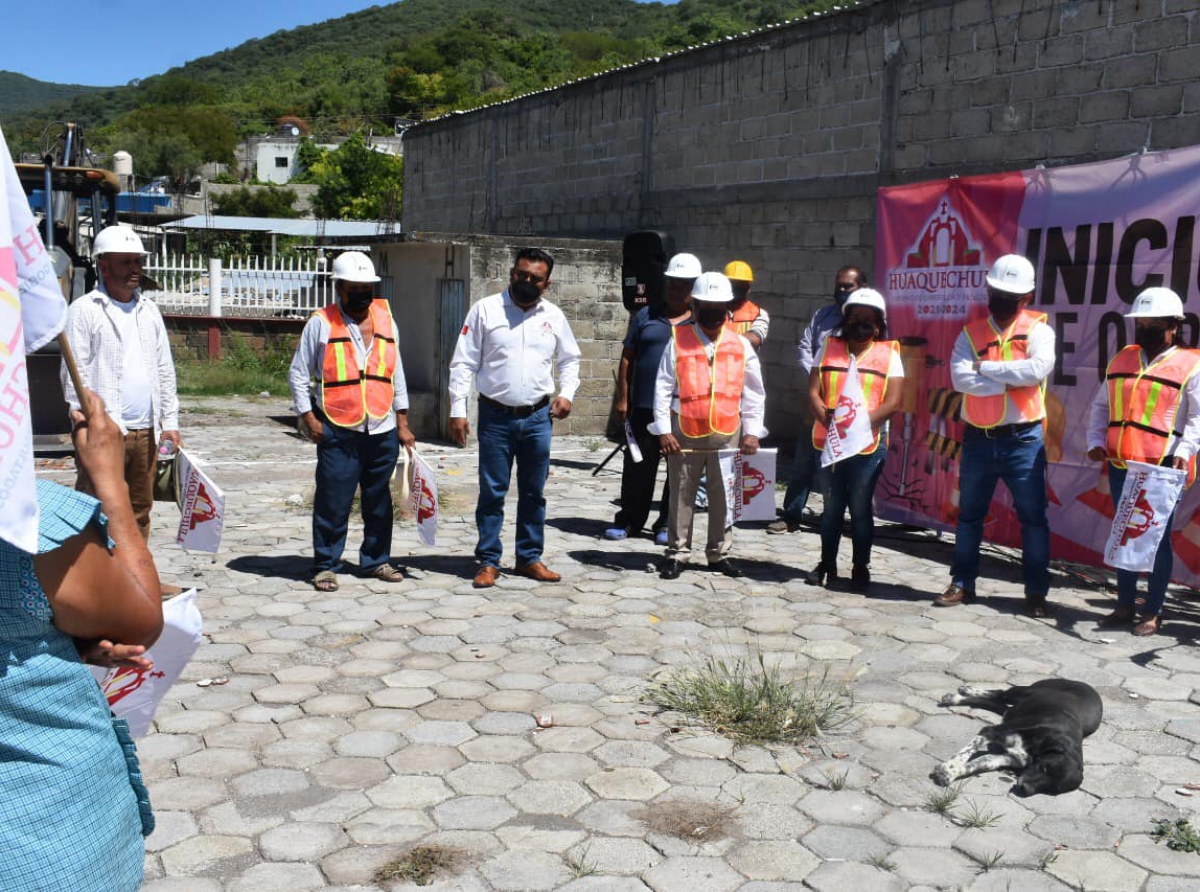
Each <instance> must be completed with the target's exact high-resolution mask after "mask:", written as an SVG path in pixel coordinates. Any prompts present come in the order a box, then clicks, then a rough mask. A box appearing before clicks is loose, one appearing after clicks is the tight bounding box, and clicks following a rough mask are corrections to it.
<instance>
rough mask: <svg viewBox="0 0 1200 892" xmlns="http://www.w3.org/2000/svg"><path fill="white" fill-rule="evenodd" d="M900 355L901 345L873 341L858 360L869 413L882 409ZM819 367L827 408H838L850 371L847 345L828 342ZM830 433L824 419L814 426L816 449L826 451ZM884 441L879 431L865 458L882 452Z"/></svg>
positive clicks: (856, 358) (838, 341)
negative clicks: (826, 440) (889, 373)
mask: <svg viewBox="0 0 1200 892" xmlns="http://www.w3.org/2000/svg"><path fill="white" fill-rule="evenodd" d="M899 354H900V342H899V341H873V342H872V343H871V346H870V347H868V348H867V349H866V350H864V351H863V354H862V355H861V356H856V357H854V359H855V364H856V365H857V366H858V380H859V383H860V384H861V385H862V391H863V399H864V400H866V403H867V411H868V412H870V411H874V410H875V409H878V408H879V404H880V403H882V402H883V396H884V394H885V393H886V392H887V380H888V372H889V371H890V370H891V367H892V357H893V356H898V355H899ZM817 367H818V368H819V369H820V370H821V395H822V396H824V397H825V405H826V407H827V408H830V409H833V408H836V407H837V403H838V397H840V396H841V395H842V388H843V387H845V386H846V373H847V372H849V371H850V347H849V345H848V344H847V343H846V341H844V340H842V339H841V338H834V337H829V338H826V339H825V349H824V350H822V351H821V361H820V363H819V364H818V366H817ZM827 431H828V427H827V426H826V425H825V421H824V420H823V419H819V420H817V421H814V422H813V432H812V442H813V448H814V449H824V448H825V437H826V434H827ZM882 437H883V431H882V430H877V431H876V432H875V439H874V441H873V442H872V443H871V448H870V449H864V450H863V451H862V453H861V454H862V455H870V454H871V453H872V452H874V451H875V450H876V449H878V448H879V443H880V440H881V439H882Z"/></svg>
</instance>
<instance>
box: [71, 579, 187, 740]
mask: <svg viewBox="0 0 1200 892" xmlns="http://www.w3.org/2000/svg"><path fill="white" fill-rule="evenodd" d="M202 628H203V621H202V620H201V618H200V608H199V606H198V605H197V604H196V590H195V589H194V588H193V589H188V590H187V591H186V592H184V593H183V594H182V595H177V596H176V597H174V598H172V599H171V600H169V601H167V602H165V603H164V604H163V630H162V634H161V635H159V636H158V640H157V641H156V642H154V647H152V648H150V649H149V650H148V651H146V657H147V658H148V659H149V660H150V661H151V662H152V663H153V664H154V665H153V666H151V667H150V668H149V669H132V668H129V667H121V668H119V669H101V668H99V667H97V666H89V667H88V668H89V669H91V670H92V674H93V675H95V676H96V681H98V682H99V683H100V689H101V690H102V691H104V696H105V697H106V698H107V699H108V708H109V709H111V710H112V711H113V715H115V716H117V717H118V718H123V719H125V721H127V722H128V723H129V733H130V734H132V735H133V736H134V737H142V736H143V735H144V734H145V733H146V732H147V731H148V730H150V722H151V721H153V719H154V712H155V710H157V709H158V704H159V703H161V702H162V698H163V695H164V694H166V693H167V691H168V690H170V688H171V685H173V684H175V682H176V681H178V680H179V676H180V675H181V674H183V668H184V667H185V666H186V665H187V664H188V661H189V660H191V658H192V655H193V654H195V653H196V648H197V647H199V646H200V634H201V630H202Z"/></svg>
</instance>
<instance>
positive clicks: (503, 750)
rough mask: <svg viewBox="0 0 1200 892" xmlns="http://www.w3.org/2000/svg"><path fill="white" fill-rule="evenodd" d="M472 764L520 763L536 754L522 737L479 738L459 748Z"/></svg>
mask: <svg viewBox="0 0 1200 892" xmlns="http://www.w3.org/2000/svg"><path fill="white" fill-rule="evenodd" d="M458 750H459V752H460V753H461V754H462V755H463V756H465V757H466V758H467V759H470V760H471V761H472V762H503V763H512V762H520V761H521V760H522V759H524V758H526V757H527V756H529V754H530V753H533V752H536V751H535V750H534V748H533V745H532V744H531V743H529V742H528V741H525V740H522V739H521V738H520V737H490V736H489V737H477V738H476V739H474V740H468V741H467V742H466V743H464V744H463V745H462V746H460V747H459V748H458Z"/></svg>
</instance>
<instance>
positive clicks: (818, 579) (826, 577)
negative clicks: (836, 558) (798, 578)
mask: <svg viewBox="0 0 1200 892" xmlns="http://www.w3.org/2000/svg"><path fill="white" fill-rule="evenodd" d="M837 578H838V575H837V567H830V566H826V565H825V563H824V562H822V563H820V564H817V566H816V567H814V568H813V569H812V571H811V572H809V573H807V574H806V575H805V577H804V581H805V582H806V583H808V584H809V585H823V586H826V587H828V586H829V585H830V584H831V583H832V582H833V581H834V580H835V579H837Z"/></svg>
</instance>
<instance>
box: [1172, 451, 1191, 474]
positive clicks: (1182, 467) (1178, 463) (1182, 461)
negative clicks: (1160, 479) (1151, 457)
mask: <svg viewBox="0 0 1200 892" xmlns="http://www.w3.org/2000/svg"><path fill="white" fill-rule="evenodd" d="M1187 466H1188V460H1187V459H1186V458H1181V457H1180V456H1178V455H1172V456H1171V467H1172V468H1174V469H1175V470H1176V471H1186V470H1187Z"/></svg>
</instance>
